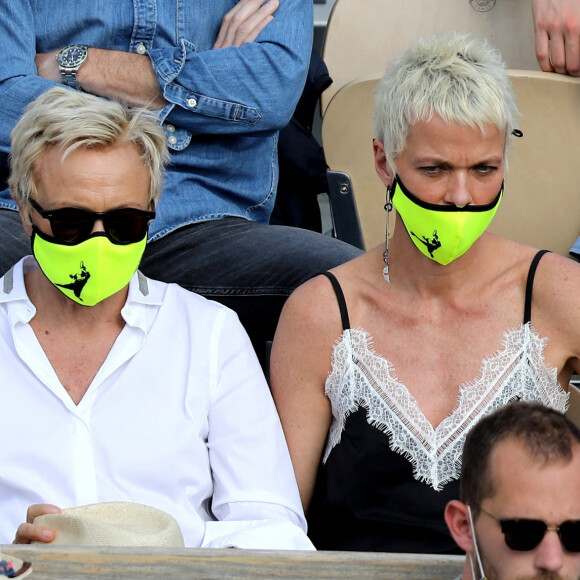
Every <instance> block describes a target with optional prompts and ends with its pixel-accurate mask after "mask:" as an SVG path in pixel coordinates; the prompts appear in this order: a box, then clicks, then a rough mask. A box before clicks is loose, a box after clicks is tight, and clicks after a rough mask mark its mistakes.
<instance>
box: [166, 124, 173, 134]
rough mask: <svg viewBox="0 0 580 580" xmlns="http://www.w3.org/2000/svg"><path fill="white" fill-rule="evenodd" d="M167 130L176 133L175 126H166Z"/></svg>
mask: <svg viewBox="0 0 580 580" xmlns="http://www.w3.org/2000/svg"><path fill="white" fill-rule="evenodd" d="M165 128H166V129H167V130H168V131H169V132H170V133H173V132H174V131H175V126H174V125H165Z"/></svg>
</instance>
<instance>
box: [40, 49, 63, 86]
mask: <svg viewBox="0 0 580 580" xmlns="http://www.w3.org/2000/svg"><path fill="white" fill-rule="evenodd" d="M58 53H59V51H58V50H55V51H54V52H43V53H38V54H37V55H36V58H35V59H34V60H35V62H36V70H37V71H38V76H39V77H42V78H43V79H49V80H51V81H55V82H57V83H62V76H61V74H60V70H59V68H58V63H57V62H56V55H57V54H58Z"/></svg>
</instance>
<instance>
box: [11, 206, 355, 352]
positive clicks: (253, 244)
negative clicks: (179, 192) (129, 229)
mask: <svg viewBox="0 0 580 580" xmlns="http://www.w3.org/2000/svg"><path fill="white" fill-rule="evenodd" d="M0 232H1V234H0V235H1V242H0V244H1V248H2V251H1V252H0V275H2V274H3V273H4V272H5V271H6V270H8V269H9V268H10V267H11V266H12V265H13V264H14V263H15V262H16V261H18V260H19V259H20V258H21V257H22V256H25V255H27V254H30V252H31V250H30V241H29V239H28V238H27V237H26V236H25V234H24V232H23V230H22V225H21V223H20V219H19V218H18V214H17V213H16V212H11V211H8V210H0ZM361 253H362V251H361V250H359V249H358V248H355V247H354V246H351V245H349V244H345V243H344V242H341V241H339V240H336V239H334V238H331V237H330V236H324V235H322V234H318V233H315V232H311V231H309V230H303V229H299V228H291V227H287V226H271V225H264V224H260V223H257V222H251V221H248V220H245V219H243V218H224V219H220V220H213V221H209V222H203V223H198V224H193V225H189V226H185V227H183V228H181V229H179V230H176V231H175V232H172V233H171V234H169V235H167V236H165V237H163V238H161V239H159V240H157V241H155V242H151V243H149V244H148V245H147V249H146V250H145V255H144V256H143V260H142V262H141V266H140V268H139V269H140V270H141V271H142V272H143V273H144V274H145V275H146V276H149V277H150V278H154V279H156V280H162V281H164V282H176V283H177V284H180V285H181V286H183V287H184V288H187V289H188V290H191V291H193V292H196V293H198V294H201V295H202V296H205V297H206V298H210V299H211V300H216V301H217V302H221V303H222V304H225V305H226V306H228V307H229V308H231V309H232V310H235V311H236V312H237V314H238V316H239V318H240V321H241V322H242V324H243V325H244V327H245V329H246V331H247V332H248V334H249V335H250V339H251V340H252V343H253V345H254V348H255V349H256V353H257V355H258V358H260V361H261V362H262V363H264V356H265V344H266V342H267V341H268V340H272V338H273V337H274V332H275V330H276V325H277V323H278V318H279V316H280V311H281V310H282V306H284V302H285V301H286V298H288V296H289V295H290V293H291V292H292V290H294V288H296V287H297V286H298V285H300V284H302V282H305V281H306V280H308V279H309V278H311V277H312V276H315V275H316V274H318V273H320V272H323V271H325V270H328V269H329V268H333V267H334V266H337V265H338V264H341V263H343V262H346V261H347V260H350V259H351V258H354V257H356V256H358V255H359V254H361Z"/></svg>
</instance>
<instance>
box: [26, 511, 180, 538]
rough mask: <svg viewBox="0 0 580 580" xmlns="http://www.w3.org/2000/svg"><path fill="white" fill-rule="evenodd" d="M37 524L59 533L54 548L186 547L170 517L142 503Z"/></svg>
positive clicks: (71, 514)
mask: <svg viewBox="0 0 580 580" xmlns="http://www.w3.org/2000/svg"><path fill="white" fill-rule="evenodd" d="M34 523H35V524H38V525H41V526H47V527H49V528H52V529H54V530H56V539H55V540H54V541H53V542H51V543H52V544H61V545H68V546H149V547H150V546H176V547H183V546H184V542H183V535H182V534H181V529H180V528H179V524H178V523H177V521H176V520H175V518H173V517H172V516H170V515H169V514H168V513H166V512H164V511H162V510H160V509H157V508H154V507H150V506H147V505H142V504H138V503H131V502H123V501H113V502H104V503H96V504H91V505H84V506H79V507H73V508H69V509H65V510H63V511H62V513H60V514H44V515H42V516H38V517H37V518H35V519H34Z"/></svg>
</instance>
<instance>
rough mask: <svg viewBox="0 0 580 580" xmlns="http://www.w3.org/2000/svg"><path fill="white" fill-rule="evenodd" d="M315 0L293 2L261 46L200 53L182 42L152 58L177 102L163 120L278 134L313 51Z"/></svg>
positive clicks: (202, 128) (198, 128)
mask: <svg viewBox="0 0 580 580" xmlns="http://www.w3.org/2000/svg"><path fill="white" fill-rule="evenodd" d="M312 33H313V26H312V2H311V0H286V1H285V2H281V3H280V7H279V9H278V10H277V12H276V13H275V15H274V19H273V20H272V21H271V22H270V23H269V24H268V25H267V26H266V27H265V29H264V30H263V31H262V32H261V33H260V35H259V36H258V38H257V39H256V41H255V42H251V43H247V44H245V45H243V46H241V47H228V48H222V49H218V50H204V51H198V50H197V48H196V46H195V45H194V44H193V43H192V42H189V41H188V40H184V39H182V40H181V41H180V43H179V46H177V47H173V48H160V49H151V50H149V52H148V54H149V57H150V58H151V62H152V64H153V69H154V71H155V74H156V75H157V79H158V81H159V84H160V86H161V90H162V92H163V95H164V97H165V99H166V100H167V101H169V102H170V103H171V104H170V106H169V107H166V109H165V110H164V111H163V114H162V116H163V120H164V121H167V122H170V123H172V124H174V125H177V126H178V127H181V128H183V129H187V130H189V131H191V132H192V133H246V132H253V131H271V130H277V129H280V128H282V127H284V126H285V125H286V124H287V123H288V121H289V120H290V118H291V116H292V113H293V111H294V108H295V106H296V103H297V101H298V99H299V97H300V94H301V92H302V89H303V87H304V82H305V79H306V73H307V70H308V63H309V59H310V51H311V47H312Z"/></svg>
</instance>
